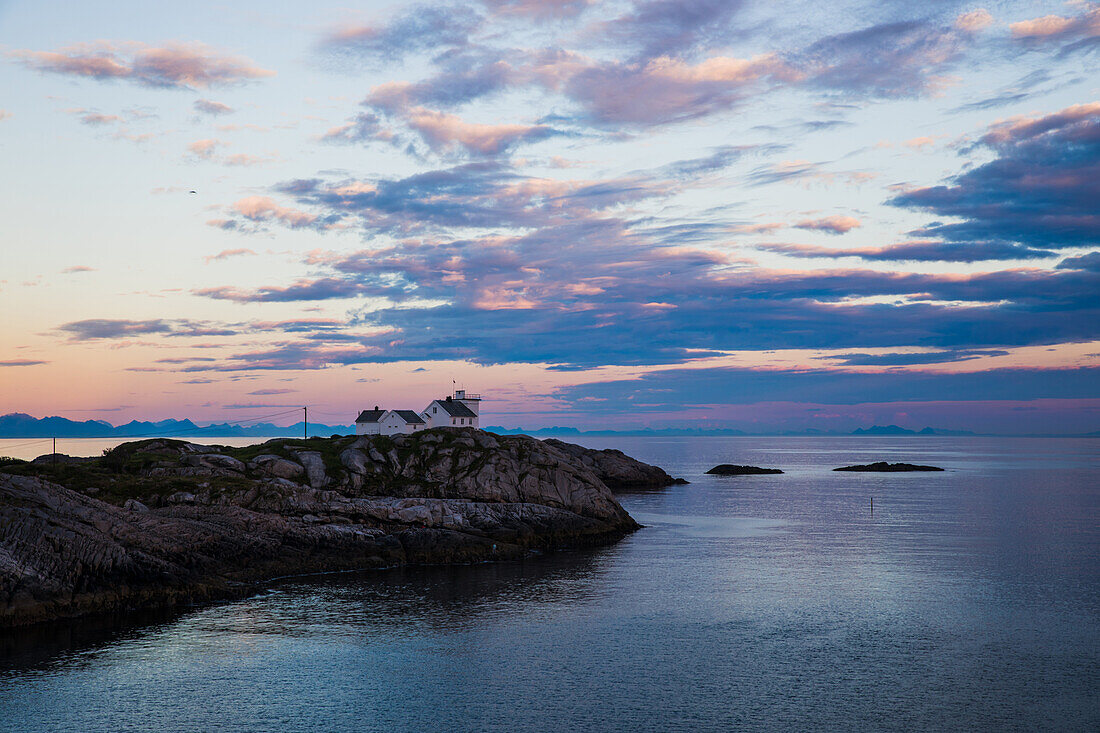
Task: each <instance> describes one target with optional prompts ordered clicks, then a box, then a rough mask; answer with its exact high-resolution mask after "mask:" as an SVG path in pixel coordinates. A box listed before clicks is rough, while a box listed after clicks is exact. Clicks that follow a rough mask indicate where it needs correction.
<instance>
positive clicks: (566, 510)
mask: <svg viewBox="0 0 1100 733" xmlns="http://www.w3.org/2000/svg"><path fill="white" fill-rule="evenodd" d="M675 481H676V480H675V479H673V478H672V477H671V476H669V475H668V474H666V473H665V472H664V471H663V470H661V469H660V468H657V467H655V466H649V465H647V464H644V463H641V462H639V461H636V460H634V459H632V458H629V457H628V456H625V455H624V454H622V453H621V452H619V451H598V450H591V449H587V448H583V447H581V446H575V445H571V444H568V443H561V442H560V441H540V440H536V439H534V438H530V437H527V436H498V435H494V434H491V433H486V432H483V431H480V430H475V429H459V430H454V429H440V430H429V431H424V432H421V433H415V434H412V435H399V436H362V437H358V438H357V437H354V436H347V437H338V436H334V437H332V438H311V439H309V440H301V439H299V440H294V439H285V438H280V439H276V440H272V441H268V442H267V443H263V444H261V445H255V446H249V447H247V448H227V447H221V446H202V445H196V444H192V443H186V442H183V441H174V440H166V439H154V440H146V441H139V442H135V443H126V444H123V445H121V446H118V447H117V448H115V449H114V450H112V451H110V452H109V453H107V454H105V455H104V456H103V457H102V458H94V459H68V458H67V457H57V458H54V457H44V458H43V459H37V460H36V461H33V462H29V463H28V462H9V463H4V464H0V627H5V626H6V627H10V626H20V625H25V624H31V623H37V622H42V621H49V620H54V619H60V618H71V617H76V616H81V615H85V614H92V613H102V612H116V611H128V610H137V609H151V608H163V607H170V606H175V605H181V604H188V603H195V602H200V601H206V600H213V599H218V598H230V597H238V596H243V595H247V594H248V593H251V592H253V591H255V590H256V589H258V588H259V587H261V586H262V584H263V583H265V582H267V581H269V580H271V579H273V578H277V577H283V576H288V575H298V574H306V573H316V572H333V571H346V570H359V569H369V568H381V567H392V566H399V565H406V564H433V563H470V562H482V561H488V560H500V559H512V558H519V557H522V556H524V555H525V554H527V553H529V552H532V551H539V550H552V549H559V548H576V547H585V546H593V545H598V544H604V543H608V542H613V541H615V540H617V539H619V538H621V537H623V536H624V535H625V534H627V533H629V532H632V531H634V530H635V529H637V528H638V526H639V525H638V524H637V523H636V522H635V521H634V520H633V519H632V518H631V517H630V515H628V514H627V513H626V511H625V510H623V508H622V507H621V506H620V505H619V503H618V502H617V501H616V500H615V497H614V496H613V494H612V489H611V487H614V488H615V489H616V490H629V489H651V488H657V487H660V486H668V485H671V484H672V483H674V482H675Z"/></svg>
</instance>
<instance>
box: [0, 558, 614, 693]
mask: <svg viewBox="0 0 1100 733" xmlns="http://www.w3.org/2000/svg"><path fill="white" fill-rule="evenodd" d="M617 552H618V550H617V549H616V548H614V547H609V548H599V549H594V550H581V551H569V552H556V553H547V554H543V555H536V556H534V557H531V558H528V559H527V560H524V561H512V562H500V563H483V564H478V565H456V566H433V567H408V568H394V569H389V570H369V571H363V572H357V573H334V574H326V575H315V576H309V577H305V578H296V579H289V580H284V581H281V582H279V583H277V584H273V585H272V586H271V587H270V588H268V589H267V590H264V591H262V592H260V593H258V594H256V595H255V596H252V597H249V598H246V599H243V600H239V601H232V602H224V603H218V604H213V605H207V606H204V607H197V608H190V609H177V610H171V611H158V612H142V613H130V614H112V615H103V616H93V617H88V618H82V619H74V620H71V621H63V622H56V623H49V624H39V625H36V626H32V627H27V628H22V629H15V630H10V631H2V632H0V675H18V674H25V673H32V672H36V671H37V672H43V671H49V670H51V669H55V668H64V667H68V666H73V665H81V664H88V663H90V662H92V661H94V659H95V657H96V655H97V653H98V652H100V651H102V650H104V649H107V648H110V647H113V646H114V647H123V646H142V645H146V644H156V643H158V641H157V640H158V639H163V638H170V637H178V636H186V637H189V638H191V639H198V638H200V637H201V636H203V635H209V636H210V638H226V637H227V636H234V637H238V638H244V637H253V636H264V635H271V636H276V637H286V638H302V639H306V638H314V637H334V636H352V637H358V638H369V637H371V636H374V635H384V636H385V637H387V638H389V639H392V638H397V637H402V636H414V635H418V634H422V633H424V631H425V630H426V629H437V630H445V631H449V632H454V631H468V630H474V629H477V628H478V627H484V626H486V625H489V624H492V623H493V622H494V621H495V620H497V619H500V618H503V617H508V618H515V617H516V616H517V615H523V614H526V613H539V614H543V615H546V614H552V613H554V612H555V611H557V610H560V609H563V608H574V607H576V606H579V605H583V604H586V603H589V602H591V601H593V600H595V599H598V598H600V597H601V596H603V595H604V594H606V593H607V588H606V586H605V584H604V583H603V582H602V576H603V575H604V573H605V572H606V568H607V564H608V562H610V561H611V560H612V559H613V558H614V557H615V555H616V554H617Z"/></svg>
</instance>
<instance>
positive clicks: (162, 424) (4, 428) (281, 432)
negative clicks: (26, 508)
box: [0, 412, 355, 439]
mask: <svg viewBox="0 0 1100 733" xmlns="http://www.w3.org/2000/svg"><path fill="white" fill-rule="evenodd" d="M354 432H355V426H354V425H325V424H323V423H315V422H311V423H309V434H310V435H320V436H329V435H349V434H353V433H354ZM299 435H302V423H301V422H297V423H294V424H293V425H287V426H286V427H283V426H280V425H273V424H271V423H259V424H258V425H235V424H232V423H220V424H214V425H196V424H195V423H193V422H192V421H190V420H186V419H185V420H158V421H156V422H147V421H138V420H132V421H130V422H128V423H126V424H124V425H112V424H111V423H109V422H106V421H104V420H83V421H76V420H69V419H68V418H64V417H43V418H36V417H32V416H31V415H27V414H24V413H21V412H14V413H11V414H9V415H2V416H0V438H135V439H137V438H151V437H157V438H175V437H178V438H181V439H186V438H188V437H189V436H202V437H208V438H249V437H257V438H278V437H283V436H288V437H294V436H299Z"/></svg>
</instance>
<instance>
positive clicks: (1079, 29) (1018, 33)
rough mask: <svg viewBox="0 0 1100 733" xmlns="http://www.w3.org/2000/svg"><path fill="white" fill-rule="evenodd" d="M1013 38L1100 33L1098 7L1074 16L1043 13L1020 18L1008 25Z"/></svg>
mask: <svg viewBox="0 0 1100 733" xmlns="http://www.w3.org/2000/svg"><path fill="white" fill-rule="evenodd" d="M1009 29H1010V30H1011V31H1012V36H1013V37H1014V38H1018V39H1022V40H1027V39H1046V38H1055V37H1065V36H1070V35H1074V36H1079V35H1098V34H1100V8H1094V9H1092V10H1090V11H1088V12H1087V13H1085V14H1084V15H1080V16H1078V17H1076V18H1066V17H1064V16H1061V15H1044V16H1043V17H1041V18H1032V19H1031V20H1021V21H1020V22H1018V23H1013V24H1011V25H1010V26H1009Z"/></svg>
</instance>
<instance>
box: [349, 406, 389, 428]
mask: <svg viewBox="0 0 1100 733" xmlns="http://www.w3.org/2000/svg"><path fill="white" fill-rule="evenodd" d="M386 412H388V410H380V409H378V405H375V406H374V409H373V410H363V411H362V412H360V413H359V417H357V418H355V434H356V435H378V434H379V433H381V432H382V416H383V415H385V414H386Z"/></svg>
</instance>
